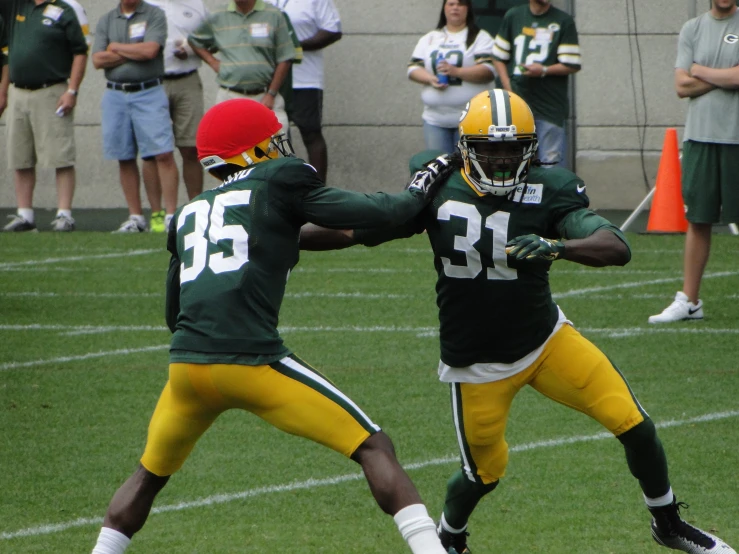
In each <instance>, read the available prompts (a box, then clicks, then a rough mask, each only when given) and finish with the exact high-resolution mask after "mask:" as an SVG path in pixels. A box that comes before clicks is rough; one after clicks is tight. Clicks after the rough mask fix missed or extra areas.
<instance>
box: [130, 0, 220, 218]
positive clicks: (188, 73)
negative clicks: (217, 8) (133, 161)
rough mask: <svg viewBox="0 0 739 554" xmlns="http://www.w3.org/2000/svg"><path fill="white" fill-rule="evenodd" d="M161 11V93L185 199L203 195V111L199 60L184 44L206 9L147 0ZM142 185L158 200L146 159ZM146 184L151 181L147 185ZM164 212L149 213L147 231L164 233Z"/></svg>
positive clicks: (188, 2) (195, 2)
mask: <svg viewBox="0 0 739 554" xmlns="http://www.w3.org/2000/svg"><path fill="white" fill-rule="evenodd" d="M148 2H149V4H151V5H152V6H156V7H158V8H161V9H162V10H163V11H164V15H165V16H166V18H167V44H166V46H165V47H164V90H165V91H166V93H167V99H168V100H169V114H170V116H171V118H172V131H173V132H174V143H175V146H177V149H178V150H179V151H180V155H181V156H182V180H183V181H184V182H185V188H186V189H187V197H188V198H189V199H193V198H194V197H196V196H197V195H198V194H200V193H201V192H203V168H202V167H200V162H199V161H198V151H197V148H196V147H195V133H197V130H198V123H200V119H201V118H202V117H203V112H204V110H205V107H204V104H203V83H202V81H201V80H200V75H199V74H198V69H199V68H200V64H201V60H200V58H199V57H197V56H196V55H195V53H194V52H193V51H192V48H190V46H189V45H188V44H187V37H188V35H189V34H190V33H191V32H193V31H194V30H195V29H197V28H198V27H200V25H202V23H203V21H205V20H206V19H207V17H208V10H207V9H206V7H205V5H204V4H203V1H202V0H148ZM142 173H143V178H144V186H150V187H155V188H153V189H152V194H158V196H160V197H161V184H160V183H159V176H158V175H157V171H156V164H155V161H154V160H152V159H146V160H144V161H143V168H142ZM147 181H152V182H151V183H150V184H147ZM164 217H165V214H164V211H159V212H156V213H152V214H151V221H150V222H149V225H150V228H151V230H152V231H154V232H162V233H163V232H164V231H165V227H164Z"/></svg>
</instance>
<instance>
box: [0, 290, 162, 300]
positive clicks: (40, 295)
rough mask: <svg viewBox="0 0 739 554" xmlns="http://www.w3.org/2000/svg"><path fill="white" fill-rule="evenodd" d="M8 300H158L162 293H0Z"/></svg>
mask: <svg viewBox="0 0 739 554" xmlns="http://www.w3.org/2000/svg"><path fill="white" fill-rule="evenodd" d="M0 296H6V297H8V298H67V297H73V298H159V297H164V291H162V292H39V291H36V292H0Z"/></svg>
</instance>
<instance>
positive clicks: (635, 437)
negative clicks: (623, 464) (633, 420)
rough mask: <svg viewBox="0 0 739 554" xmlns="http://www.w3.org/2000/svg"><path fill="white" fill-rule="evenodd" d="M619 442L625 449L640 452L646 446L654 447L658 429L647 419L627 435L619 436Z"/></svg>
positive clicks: (626, 433)
mask: <svg viewBox="0 0 739 554" xmlns="http://www.w3.org/2000/svg"><path fill="white" fill-rule="evenodd" d="M616 438H618V440H619V441H621V444H623V445H624V446H625V447H627V448H630V449H632V450H640V449H642V448H644V447H645V446H651V445H653V444H654V443H655V442H656V441H657V440H658V439H657V428H656V427H655V426H654V422H653V421H652V420H651V419H649V418H646V419H645V420H644V421H642V422H641V423H639V424H638V425H635V426H634V427H632V428H631V429H629V430H628V431H626V432H625V433H623V434H621V435H618V436H617V437H616Z"/></svg>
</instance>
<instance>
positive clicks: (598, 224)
mask: <svg viewBox="0 0 739 554" xmlns="http://www.w3.org/2000/svg"><path fill="white" fill-rule="evenodd" d="M557 229H558V231H559V235H560V236H561V237H562V238H564V239H582V238H585V237H589V236H590V235H592V234H593V233H595V232H596V231H599V230H601V229H605V230H607V231H610V232H611V233H613V234H614V235H616V236H617V237H618V238H619V239H620V240H621V241H622V242H623V243H624V244H625V245H626V247H627V248H628V249H629V259H631V246H630V245H629V241H628V240H626V236H625V235H624V234H623V233H622V232H621V229H619V228H618V227H616V226H615V225H614V224H613V223H611V222H610V221H608V220H607V219H606V218H605V217H602V216H600V215H598V214H597V213H595V212H593V211H591V210H587V209H579V210H575V211H573V212H570V213H568V214H567V215H566V216H565V217H564V218H563V219H562V220H560V221H559V224H558V226H557Z"/></svg>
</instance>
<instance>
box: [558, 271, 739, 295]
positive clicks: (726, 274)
mask: <svg viewBox="0 0 739 554" xmlns="http://www.w3.org/2000/svg"><path fill="white" fill-rule="evenodd" d="M593 275H595V273H594V274H593ZM735 275H739V271H718V272H715V273H706V274H705V275H703V278H704V279H715V278H717V277H733V276H735ZM682 280H683V278H682V276H680V277H670V278H666V279H652V280H651V281H634V282H631V283H618V284H615V285H605V286H602V287H589V288H584V289H573V290H568V291H566V292H559V293H554V294H552V297H553V298H554V299H555V300H556V299H558V298H567V297H568V296H580V295H581V294H588V293H591V292H603V291H607V290H615V289H633V288H637V287H643V286H646V285H660V284H663V283H674V282H675V281H682Z"/></svg>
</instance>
